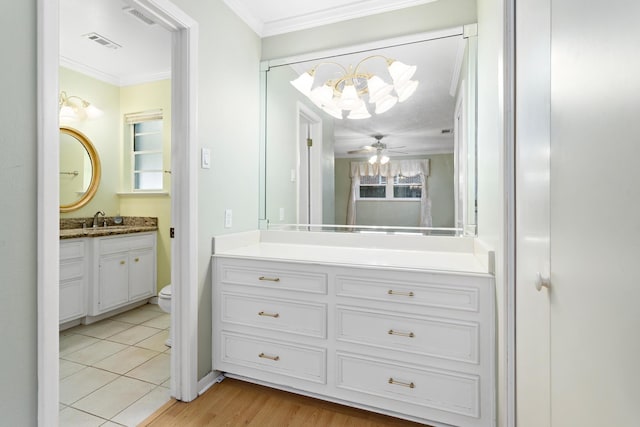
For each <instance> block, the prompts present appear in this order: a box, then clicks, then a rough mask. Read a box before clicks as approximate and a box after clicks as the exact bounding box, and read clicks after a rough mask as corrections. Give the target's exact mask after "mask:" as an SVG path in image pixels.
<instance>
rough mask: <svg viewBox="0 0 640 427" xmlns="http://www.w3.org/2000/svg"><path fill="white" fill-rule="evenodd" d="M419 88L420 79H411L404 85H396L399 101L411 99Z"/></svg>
mask: <svg viewBox="0 0 640 427" xmlns="http://www.w3.org/2000/svg"><path fill="white" fill-rule="evenodd" d="M417 88H418V81H417V80H409V81H407V82H405V83H404V84H402V85H398V86H396V93H397V94H398V101H399V102H404V101H406V100H407V99H409V97H410V96H411V95H413V94H414V93H415V91H416V89H417Z"/></svg>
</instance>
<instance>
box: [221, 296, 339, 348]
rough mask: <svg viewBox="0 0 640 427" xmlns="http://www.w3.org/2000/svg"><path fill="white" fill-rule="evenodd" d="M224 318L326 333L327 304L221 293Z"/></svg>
mask: <svg viewBox="0 0 640 427" xmlns="http://www.w3.org/2000/svg"><path fill="white" fill-rule="evenodd" d="M222 321H223V322H227V323H232V324H236V325H244V326H253V327H259V328H264V329H270V330H275V331H282V332H290V333H294V334H300V335H307V336H310V337H317V338H326V337H327V326H326V325H327V306H326V304H313V303H306V302H300V301H291V300H282V299H277V300H276V299H271V298H255V297H251V296H248V295H238V294H231V293H222Z"/></svg>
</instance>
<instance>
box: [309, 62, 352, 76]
mask: <svg viewBox="0 0 640 427" xmlns="http://www.w3.org/2000/svg"><path fill="white" fill-rule="evenodd" d="M321 65H335V66H337V67H339V68H341V69H342V71H344V73H345V74H348V73H349V71H347V69H346V68H345V66H344V65H342V64H339V63H337V62H332V61H324V62H321V63H319V64H316V65H314V67H313V68H312V69H311V70H309V74H311V75H314V74H315V72H316V70H317V69H318V68H320V66H321Z"/></svg>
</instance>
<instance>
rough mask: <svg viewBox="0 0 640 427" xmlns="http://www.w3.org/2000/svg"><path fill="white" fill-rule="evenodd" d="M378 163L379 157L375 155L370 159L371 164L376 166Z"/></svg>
mask: <svg viewBox="0 0 640 427" xmlns="http://www.w3.org/2000/svg"><path fill="white" fill-rule="evenodd" d="M377 161H378V155H377V154H374V155H373V156H371V157H369V164H372V165H373V164H375V163H376V162H377Z"/></svg>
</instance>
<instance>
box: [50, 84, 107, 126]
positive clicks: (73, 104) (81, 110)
mask: <svg viewBox="0 0 640 427" xmlns="http://www.w3.org/2000/svg"><path fill="white" fill-rule="evenodd" d="M58 110H59V111H58V115H59V118H60V122H61V123H68V122H72V121H76V120H85V119H95V118H97V117H100V116H101V115H102V111H101V110H100V109H98V108H96V107H95V106H93V105H91V103H90V102H89V101H87V100H85V99H82V98H80V97H79V96H75V95H72V96H67V92H65V91H62V92H60V96H59V97H58Z"/></svg>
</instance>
